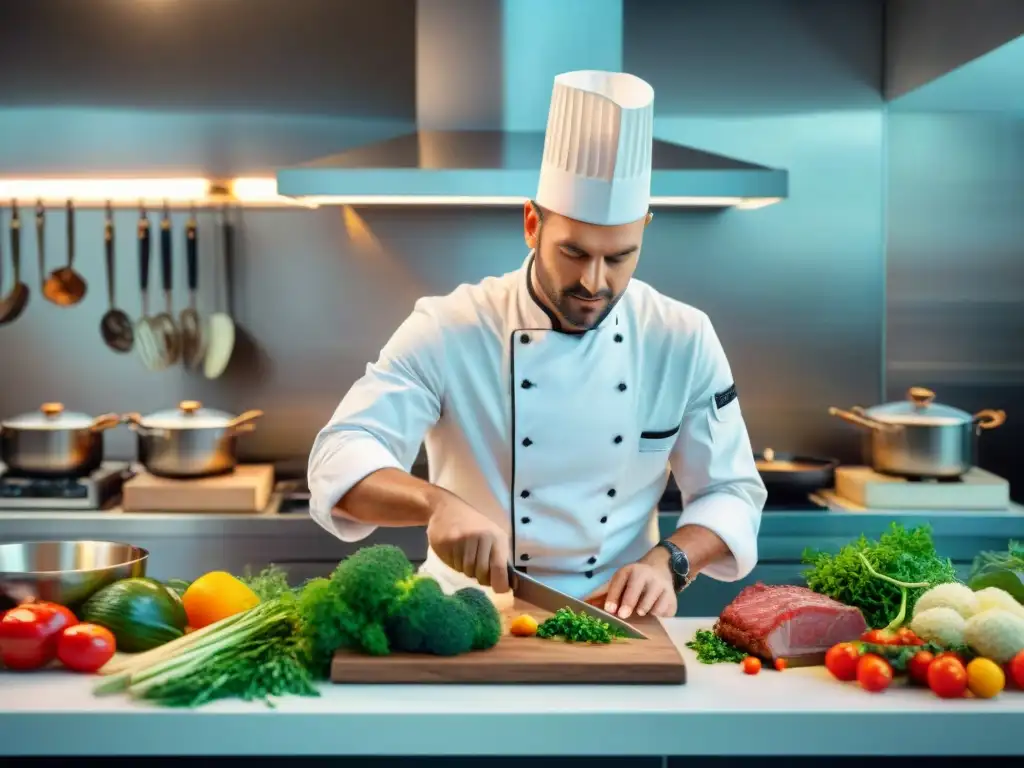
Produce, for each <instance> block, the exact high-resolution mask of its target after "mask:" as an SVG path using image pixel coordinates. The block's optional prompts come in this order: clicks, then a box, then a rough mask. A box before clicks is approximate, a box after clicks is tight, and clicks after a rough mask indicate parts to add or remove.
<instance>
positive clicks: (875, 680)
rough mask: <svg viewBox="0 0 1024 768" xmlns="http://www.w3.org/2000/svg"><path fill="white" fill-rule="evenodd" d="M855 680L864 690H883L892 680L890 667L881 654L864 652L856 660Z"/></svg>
mask: <svg viewBox="0 0 1024 768" xmlns="http://www.w3.org/2000/svg"><path fill="white" fill-rule="evenodd" d="M857 682H858V683H860V687H861V688H863V689H864V690H865V691H871V692H872V693H877V692H879V691H884V690H885V689H886V688H888V687H889V684H890V683H891V682H892V667H891V666H889V662H888V661H886V660H885V659H883V658H882V657H881V656H876V655H875V654H873V653H865V654H864V655H863V656H861V657H860V661H858V662H857Z"/></svg>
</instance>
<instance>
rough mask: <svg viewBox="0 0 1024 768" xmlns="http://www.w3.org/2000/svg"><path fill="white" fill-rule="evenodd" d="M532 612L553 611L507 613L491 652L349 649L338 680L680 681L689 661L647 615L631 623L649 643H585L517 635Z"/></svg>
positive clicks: (341, 655)
mask: <svg viewBox="0 0 1024 768" xmlns="http://www.w3.org/2000/svg"><path fill="white" fill-rule="evenodd" d="M521 613H529V614H530V615H532V616H533V617H534V618H535V619H537V622H538V623H540V622H542V621H543V620H544V619H546V618H547V617H548V616H550V613H548V612H547V611H542V610H540V609H539V608H535V607H533V606H531V605H528V604H525V603H522V602H520V601H518V600H517V601H516V604H515V606H514V607H513V609H512V610H510V611H508V612H503V613H502V621H503V624H504V627H505V632H504V634H503V635H502V638H501V640H499V641H498V644H497V645H496V646H494V648H491V649H489V650H486V651H472V652H470V653H466V654H463V655H461V656H451V657H441V656H433V655H430V654H423V653H395V654H391V655H389V656H367V655H365V654H361V653H354V652H351V651H347V650H340V651H338V652H337V653H335V655H334V662H333V663H332V664H331V681H332V682H335V683H361V684H365V683H371V684H372V683H404V684H415V683H458V684H467V683H483V684H500V683H541V684H565V685H588V684H598V683H604V684H607V683H643V684H647V685H652V684H653V685H680V684H682V683H685V682H686V666H685V664H684V663H683V657H682V656H681V655H680V653H679V650H678V649H677V648H676V646H675V644H674V643H673V642H672V640H671V639H670V638H669V636H668V633H667V632H666V631H665V628H664V627H663V626H662V625H661V622H660V621H658V620H657V619H654V618H643V619H638V620H636V621H634V622H631V623H633V624H634V626H636V628H637V629H639V630H641V631H642V632H643V633H644V634H646V635H647V638H648V639H646V640H620V641H617V642H613V643H610V644H608V645H584V644H580V643H575V644H574V643H566V642H562V641H560V640H542V639H540V638H537V637H513V636H512V635H510V634H509V633H508V625H509V622H510V621H511V620H512V618H514V617H515V616H518V615H519V614H521Z"/></svg>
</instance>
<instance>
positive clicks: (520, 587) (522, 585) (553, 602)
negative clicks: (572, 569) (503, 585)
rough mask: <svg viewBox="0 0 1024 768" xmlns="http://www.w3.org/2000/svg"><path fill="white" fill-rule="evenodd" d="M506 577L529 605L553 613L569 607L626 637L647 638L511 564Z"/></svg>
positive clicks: (598, 609)
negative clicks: (614, 628)
mask: <svg viewBox="0 0 1024 768" xmlns="http://www.w3.org/2000/svg"><path fill="white" fill-rule="evenodd" d="M508 578H509V585H510V586H511V587H512V594H513V595H515V596H516V597H518V598H519V599H520V600H522V601H524V602H527V603H529V604H530V605H535V606H537V607H538V608H540V609H541V610H544V611H550V612H551V613H554V612H555V611H557V610H559V609H560V608H571V609H572V610H573V612H575V613H585V614H587V615H588V616H593V617H594V618H595V619H600V620H601V621H604V622H607V623H608V624H610V625H611V626H613V627H616V628H617V629H620V630H622V632H623V633H624V634H625V635H626V636H627V637H632V638H634V639H637V640H646V639H647V635H645V634H644V633H643V632H641V631H640V630H639V629H637V628H636V627H634V626H633V625H632V624H628V623H627V622H625V621H623V620H622V619H620V618H619V617H618V616H613V615H612V614H610V613H608V612H607V611H602V610H601V609H600V608H598V607H597V606H594V605H591V604H590V603H585V602H583V601H582V600H577V599H576V598H575V597H571V596H569V595H567V594H565V593H564V592H559V591H558V590H557V589H552V588H551V587H549V586H547V585H546V584H542V583H541V582H539V581H537V580H536V579H534V578H531V577H530V576H527V575H526V574H525V573H521V572H519V571H517V570H516V569H515V568H514V567H513V566H512V565H509V567H508Z"/></svg>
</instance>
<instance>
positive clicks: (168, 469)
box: [124, 400, 263, 478]
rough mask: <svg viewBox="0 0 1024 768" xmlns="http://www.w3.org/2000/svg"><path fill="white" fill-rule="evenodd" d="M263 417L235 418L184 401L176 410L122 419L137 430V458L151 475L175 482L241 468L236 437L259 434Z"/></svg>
mask: <svg viewBox="0 0 1024 768" xmlns="http://www.w3.org/2000/svg"><path fill="white" fill-rule="evenodd" d="M262 415H263V411H256V410H253V411H246V412H245V413H243V414H241V415H240V416H232V415H231V414H229V413H225V412H223V411H218V410H214V409H212V408H203V406H202V403H200V402H198V401H196V400H186V401H184V402H182V403H180V404H179V405H178V408H177V410H173V411H161V412H158V413H154V414H151V415H149V416H145V417H143V416H139V415H138V414H137V413H130V414H127V415H126V416H125V417H124V420H125V421H126V422H127V423H129V424H130V425H131V427H132V429H134V430H135V432H136V435H137V442H138V457H139V461H140V462H141V463H142V465H143V466H144V467H145V468H146V469H147V470H148V471H149V472H151V473H152V474H154V475H159V476H161V477H171V478H194V477H209V476H212V475H221V474H225V473H228V472H232V471H234V469H235V467H236V466H237V465H238V451H237V437H238V435H240V434H242V433H245V432H250V431H252V430H253V429H255V425H254V424H253V422H254V421H256V419H258V418H260V417H261V416H262Z"/></svg>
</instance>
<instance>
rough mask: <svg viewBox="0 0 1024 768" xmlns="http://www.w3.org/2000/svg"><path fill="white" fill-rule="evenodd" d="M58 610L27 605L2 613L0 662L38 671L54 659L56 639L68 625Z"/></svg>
mask: <svg viewBox="0 0 1024 768" xmlns="http://www.w3.org/2000/svg"><path fill="white" fill-rule="evenodd" d="M58 607H59V606H56V605H54V604H53V603H27V604H25V605H19V606H18V607H17V608H11V609H10V610H9V611H7V613H5V614H4V617H3V619H0V661H3V664H4V666H5V667H7V668H8V669H14V670H19V671H25V670H30V669H39V668H40V667H45V666H46V665H47V664H49V663H50V662H51V661H53V660H54V659H55V658H56V657H57V637H58V636H59V635H60V633H61V632H62V631H63V630H64V629H65V627H67V622H68V618H67V614H66V613H65V612H64V611H61V610H58ZM64 610H65V611H66V610H67V609H64Z"/></svg>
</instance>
